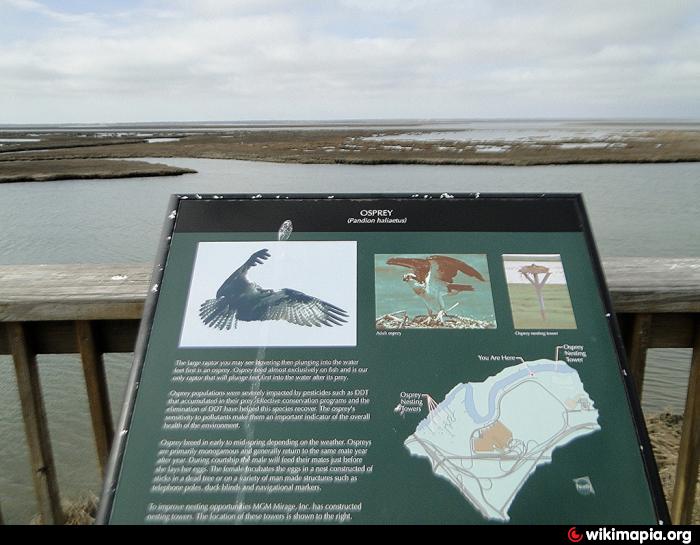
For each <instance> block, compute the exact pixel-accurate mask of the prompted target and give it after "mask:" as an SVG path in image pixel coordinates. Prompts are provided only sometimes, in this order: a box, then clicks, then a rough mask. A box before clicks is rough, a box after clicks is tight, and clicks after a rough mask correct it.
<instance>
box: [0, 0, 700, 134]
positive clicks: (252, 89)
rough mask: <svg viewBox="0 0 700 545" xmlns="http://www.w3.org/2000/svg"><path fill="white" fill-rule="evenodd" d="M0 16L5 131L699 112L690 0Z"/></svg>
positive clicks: (29, 0) (214, 3)
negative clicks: (58, 125)
mask: <svg viewBox="0 0 700 545" xmlns="http://www.w3.org/2000/svg"><path fill="white" fill-rule="evenodd" d="M0 4H4V11H9V13H10V14H12V13H14V14H15V16H16V17H17V18H18V19H17V21H19V23H18V22H17V21H15V23H14V24H15V26H17V25H18V24H20V25H22V24H23V25H26V27H27V28H26V32H24V33H21V32H20V33H15V34H14V35H12V36H14V37H12V36H11V37H8V38H4V39H3V42H0V46H2V51H3V54H2V55H1V56H0V74H1V75H0V101H2V102H4V103H5V104H7V105H8V106H9V107H8V108H3V109H2V110H0V122H4V123H10V122H69V121H83V122H87V121H94V122H98V121H135V120H166V119H172V120H193V119H200V120H204V119H212V120H213V119H217V120H221V119H274V118H276V119H312V118H316V119H329V118H350V117H382V118H386V117H394V116H398V117H421V118H423V117H493V116H496V117H513V116H518V117H542V116H544V117H558V116H566V117H598V116H643V117H650V116H659V117H663V116H679V115H683V116H695V117H699V116H700V106H699V105H698V101H697V96H700V70H698V67H699V66H700V8H699V7H697V4H694V3H690V2H680V1H679V2H664V3H659V2H638V1H628V0H619V1H618V2H613V3H610V2H598V1H594V0H591V1H587V2H577V3H562V2H555V1H547V0H542V1H539V2H528V3H526V4H525V3H522V2H515V1H507V0H504V1H502V2H490V3H485V2H476V1H452V0H446V1H444V2H424V1H422V0H410V1H408V0H403V1H401V2H398V1H396V0H376V1H372V2H370V1H364V0H340V1H338V2H327V3H325V2H324V3H323V4H321V3H318V2H313V1H306V0H280V1H272V0H257V1H253V0H238V1H234V2H231V1H220V0H203V1H198V2H185V1H184V0H183V1H177V0H176V1H171V2H164V1H160V0H144V1H141V2H137V3H135V4H133V5H130V6H128V7H124V5H123V4H121V3H119V4H117V5H116V6H117V7H116V8H112V9H110V8H109V5H110V4H106V6H107V7H104V6H103V5H102V4H91V9H92V11H90V12H85V13H82V12H75V11H70V12H69V11H66V10H65V9H62V8H59V7H56V6H52V5H50V4H48V3H42V2H39V1H37V0H4V1H3V0H0ZM0 30H1V28H0ZM27 36H31V39H29V38H27Z"/></svg>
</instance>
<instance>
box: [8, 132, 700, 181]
mask: <svg viewBox="0 0 700 545" xmlns="http://www.w3.org/2000/svg"><path fill="white" fill-rule="evenodd" d="M431 132H435V131H434V130H432V129H415V128H408V129H405V128H404V129H395V128H392V129H367V128H363V129H356V128H338V129H325V128H324V129H298V128H297V129H278V130H270V129H258V130H249V129H238V130H235V129H226V130H217V131H199V132H187V130H186V129H182V130H180V129H178V130H167V131H160V132H159V131H153V132H152V133H150V134H148V138H146V137H141V136H140V135H139V134H134V133H133V132H131V133H129V132H126V133H120V132H116V131H113V132H109V133H106V134H97V133H94V132H89V131H86V132H85V133H80V132H75V131H72V132H70V131H66V132H45V133H41V132H38V133H37V132H36V130H35V131H34V132H29V131H25V132H21V131H18V132H3V134H2V137H3V139H4V140H3V143H2V145H0V181H19V179H18V177H23V179H25V178H27V177H29V178H31V179H33V180H36V179H41V180H50V179H65V178H68V177H70V178H106V177H128V176H170V175H173V174H183V173H186V172H192V171H191V170H188V169H179V168H176V167H168V166H167V165H152V164H150V163H144V162H123V161H120V162H112V161H109V162H105V161H104V160H105V159H138V158H151V157H157V158H168V157H183V158H202V159H238V160H245V161H267V162H275V163H303V164H358V165H386V164H412V165H415V164H422V165H492V166H536V165H563V164H568V165H570V164H604V163H677V162H695V161H700V131H698V130H684V129H678V128H674V129H656V128H651V129H648V130H644V131H635V132H625V131H622V132H620V133H619V134H612V135H610V136H607V137H604V138H598V139H594V138H591V137H586V136H581V137H575V136H569V137H561V138H558V139H544V140H532V139H531V140H522V139H513V140H506V139H484V138H483V136H482V137H481V138H480V139H478V140H477V139H473V140H465V139H463V136H462V137H461V138H460V137H459V136H457V135H455V137H454V138H450V136H451V135H450V133H451V132H454V130H453V129H441V130H439V133H440V139H439V140H437V139H433V140H429V139H426V133H431ZM431 138H433V136H431ZM12 139H15V140H16V142H12ZM22 140H24V141H22ZM30 140H31V141H30ZM99 160H101V161H102V162H99V163H98V162H97V161H99ZM54 161H55V162H54ZM88 161H89V162H88ZM13 165H15V167H14V168H13ZM13 171H14V172H13ZM17 171H19V172H17ZM69 174H70V176H69Z"/></svg>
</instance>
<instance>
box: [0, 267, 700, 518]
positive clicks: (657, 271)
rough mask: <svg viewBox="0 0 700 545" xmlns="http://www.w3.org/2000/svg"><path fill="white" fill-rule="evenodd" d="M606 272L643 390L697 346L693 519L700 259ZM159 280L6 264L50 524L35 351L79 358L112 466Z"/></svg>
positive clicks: (3, 288) (690, 452)
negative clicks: (650, 377)
mask: <svg viewBox="0 0 700 545" xmlns="http://www.w3.org/2000/svg"><path fill="white" fill-rule="evenodd" d="M603 268H604V271H605V275H606V278H607V283H608V287H609V289H610V293H611V296H612V300H613V306H614V308H615V311H616V313H617V316H618V319H619V321H620V325H621V328H622V333H623V336H624V338H625V344H626V347H627V355H628V360H629V365H630V370H631V372H632V376H633V378H634V382H635V385H636V386H637V389H638V391H639V393H640V395H641V390H642V385H643V382H644V370H645V362H646V355H647V351H648V349H650V348H677V347H678V348H683V347H687V348H693V357H692V366H691V373H690V378H689V382H688V393H687V398H686V399H687V401H686V410H685V415H684V420H683V432H682V438H681V445H680V448H679V458H678V467H677V478H676V486H675V490H674V493H673V503H672V508H671V512H672V519H673V521H674V522H676V523H688V522H689V521H690V520H691V516H692V510H693V503H694V497H695V485H696V481H697V476H698V462H700V258H611V259H606V260H604V262H603ZM150 276H151V266H150V265H139V264H131V265H91V264H90V265H88V264H85V265H9V266H0V355H2V354H9V355H12V357H13V360H14V364H15V369H16V374H17V382H18V387H19V392H20V400H21V405H22V415H23V418H24V423H25V432H26V436H27V444H28V445H29V450H30V458H31V464H32V468H33V475H34V485H35V489H36V495H37V498H38V500H39V507H40V510H41V515H42V518H43V520H44V521H46V522H52V523H61V522H62V521H63V513H62V512H61V507H60V497H59V491H58V484H57V481H56V478H55V475H56V470H55V467H54V462H53V456H52V453H51V442H50V439H49V432H48V425H47V422H46V414H45V409H44V404H43V396H42V393H41V385H40V382H39V376H38V373H37V372H36V355H37V354H68V353H76V354H80V356H81V360H82V363H83V372H84V376H85V382H86V389H87V394H88V401H89V406H90V414H91V419H92V426H93V433H94V436H95V444H96V450H97V457H98V461H99V463H100V467H101V468H103V469H104V464H105V463H106V459H107V455H108V452H109V448H110V445H111V442H112V438H113V435H114V429H113V423H112V420H111V412H110V406H109V396H108V391H107V381H106V377H105V372H104V362H103V354H105V353H112V352H132V351H133V347H134V343H135V339H136V334H137V331H138V325H139V321H140V318H141V314H142V312H143V305H144V301H145V298H146V295H147V293H148V291H149V289H150V288H151V286H150ZM0 520H1V519H0Z"/></svg>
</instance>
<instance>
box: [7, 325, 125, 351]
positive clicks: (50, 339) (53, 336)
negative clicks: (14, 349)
mask: <svg viewBox="0 0 700 545" xmlns="http://www.w3.org/2000/svg"><path fill="white" fill-rule="evenodd" d="M2 325H3V322H0V329H2ZM92 325H93V332H94V335H95V338H96V340H97V343H98V345H99V347H100V350H102V353H103V354H110V353H120V352H133V351H134V345H135V342H136V335H137V333H138V328H139V320H97V321H94V322H92ZM24 327H25V331H26V335H27V337H28V338H29V339H30V340H31V344H32V348H33V350H34V352H36V353H37V354H78V353H80V349H79V347H78V342H77V339H76V336H75V326H74V323H73V322H68V321H51V322H25V323H24ZM2 354H10V347H9V343H8V341H7V338H6V336H2V335H0V355H2Z"/></svg>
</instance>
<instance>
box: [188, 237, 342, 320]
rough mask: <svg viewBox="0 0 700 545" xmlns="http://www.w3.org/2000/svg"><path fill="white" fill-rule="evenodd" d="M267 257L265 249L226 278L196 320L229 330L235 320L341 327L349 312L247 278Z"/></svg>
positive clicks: (293, 291)
mask: <svg viewBox="0 0 700 545" xmlns="http://www.w3.org/2000/svg"><path fill="white" fill-rule="evenodd" d="M269 257H270V252H268V251H267V250H266V249H263V250H259V251H257V252H255V253H254V254H253V255H251V256H250V257H249V258H248V259H247V261H246V262H245V263H243V265H241V266H240V267H238V269H236V270H235V271H234V273H233V274H232V275H231V276H229V277H228V279H227V280H226V282H224V283H223V284H222V285H221V287H220V288H219V291H217V292H216V299H207V300H206V301H204V303H202V305H201V306H200V307H199V317H200V318H201V319H202V321H203V322H204V323H205V324H206V325H208V326H209V327H215V328H217V329H221V330H223V329H231V325H233V326H234V328H235V327H236V324H237V323H238V320H243V321H244V322H255V321H263V320H286V321H287V322H291V323H293V324H298V325H303V326H317V327H320V326H322V325H327V326H334V325H343V323H344V322H346V321H347V320H346V318H347V317H348V313H347V312H345V311H344V310H343V309H342V308H340V307H337V306H335V305H331V304H330V303H326V302H325V301H321V300H320V299H317V298H316V297H312V296H310V295H306V294H305V293H302V292H300V291H296V290H292V289H289V288H285V289H281V290H266V289H264V288H261V287H260V286H258V285H257V284H255V283H253V282H251V281H250V280H248V279H247V278H246V273H247V272H248V270H249V269H250V268H251V267H255V266H257V265H260V264H262V263H264V262H265V260H266V259H267V258H269Z"/></svg>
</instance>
